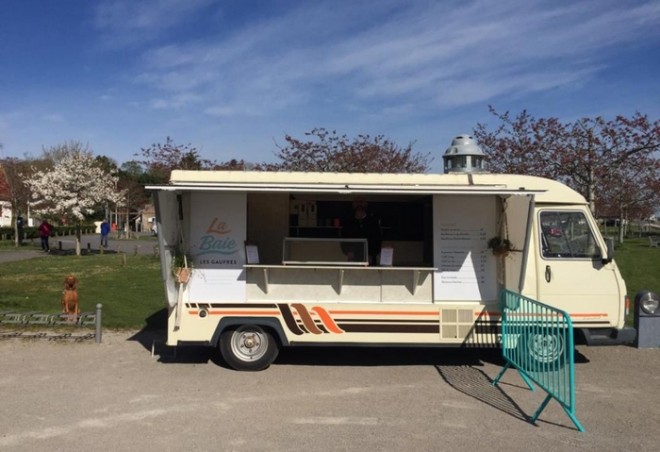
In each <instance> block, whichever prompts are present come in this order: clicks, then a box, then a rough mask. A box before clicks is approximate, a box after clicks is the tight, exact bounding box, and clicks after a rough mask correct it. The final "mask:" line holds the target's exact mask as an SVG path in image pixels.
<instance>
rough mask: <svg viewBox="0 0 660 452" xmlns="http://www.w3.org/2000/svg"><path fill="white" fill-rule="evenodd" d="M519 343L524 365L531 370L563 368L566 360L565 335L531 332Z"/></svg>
mask: <svg viewBox="0 0 660 452" xmlns="http://www.w3.org/2000/svg"><path fill="white" fill-rule="evenodd" d="M520 340H521V343H520V344H519V347H520V348H519V350H520V352H521V354H522V356H521V359H522V360H523V365H525V367H526V368H527V367H529V368H528V369H526V370H530V371H546V370H548V369H551V368H561V367H563V366H564V363H565V360H566V344H565V343H564V336H563V335H562V334H557V333H541V332H538V333H536V332H529V333H527V334H524V335H523V336H522V337H521V338H520Z"/></svg>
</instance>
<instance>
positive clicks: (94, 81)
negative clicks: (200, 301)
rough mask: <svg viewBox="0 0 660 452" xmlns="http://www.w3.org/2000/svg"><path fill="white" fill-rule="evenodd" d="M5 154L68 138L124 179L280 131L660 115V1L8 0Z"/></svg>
mask: <svg viewBox="0 0 660 452" xmlns="http://www.w3.org/2000/svg"><path fill="white" fill-rule="evenodd" d="M2 7H3V8H2V12H1V13H0V61H2V65H1V66H0V143H2V145H3V148H2V149H1V150H0V156H2V157H7V156H17V157H22V156H24V155H26V154H28V155H32V156H38V155H40V154H41V151H42V148H43V147H46V148H47V147H50V146H54V145H57V144H61V143H64V142H67V141H71V140H74V141H80V142H82V143H85V144H88V145H89V147H90V148H91V149H92V150H93V151H94V153H95V154H97V155H107V156H109V157H112V158H114V159H115V160H116V161H117V162H118V163H119V164H121V163H123V162H125V161H128V160H131V159H132V158H134V154H136V153H138V152H139V151H140V148H143V147H148V146H149V145H151V144H152V143H163V142H165V139H166V137H167V136H170V137H172V139H173V140H174V141H175V142H176V143H177V144H190V145H192V146H194V147H196V148H197V149H198V150H199V151H200V152H201V154H202V155H203V156H204V157H206V158H210V159H213V160H218V161H224V160H228V159H231V158H244V159H246V160H248V161H253V162H262V161H273V160H274V152H275V151H276V145H275V143H280V144H281V143H282V142H283V136H284V134H285V133H288V134H291V135H293V136H297V137H302V136H303V134H304V132H306V131H309V130H311V129H312V128H314V127H325V128H327V129H331V130H332V129H335V130H337V131H338V132H340V133H342V134H344V133H345V134H347V135H349V136H355V135H357V134H371V135H376V134H384V135H386V136H388V137H389V138H392V139H393V140H395V141H396V142H397V143H399V144H400V145H407V144H408V143H409V142H412V141H415V145H414V149H415V150H416V151H418V152H423V153H426V152H430V153H432V155H433V157H434V162H433V164H432V166H433V170H434V171H440V170H441V167H442V158H441V156H442V153H443V152H444V150H445V149H446V148H447V147H448V146H449V144H450V142H451V139H452V137H453V136H454V135H456V134H458V133H463V132H471V131H472V129H473V128H474V126H475V125H476V124H477V122H485V123H488V124H495V121H494V118H493V117H492V116H490V114H489V113H488V105H489V104H491V105H493V106H495V108H496V109H498V110H500V111H505V110H510V111H511V112H514V113H517V112H519V111H520V110H521V109H527V110H528V111H530V112H531V113H532V114H533V115H534V116H537V117H546V116H557V117H559V118H560V119H562V120H564V121H570V120H573V119H576V118H579V117H583V116H597V115H602V116H605V117H607V118H613V117H614V116H615V115H617V114H623V115H631V114H633V113H634V112H635V111H640V112H642V113H647V114H648V115H649V116H650V117H651V118H652V119H657V118H658V117H659V116H660V114H659V113H660V76H659V75H658V74H659V73H660V71H659V69H660V1H657V0H656V1H641V0H640V1H636V0H628V1H620V0H598V1H563V0H555V1H534V0H501V1H492V0H491V1H482V0H474V1H470V0H460V1H410V2H402V1H400V0H396V1H391V0H378V1H360V0H350V1H343V0H329V1H325V0H319V1H284V0H281V1H280V0H272V1H266V0H261V1H251V0H228V1H218V0H141V1H136V0H96V1H92V0H61V1H51V0H4V1H3V2H2Z"/></svg>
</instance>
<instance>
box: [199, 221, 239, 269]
mask: <svg viewBox="0 0 660 452" xmlns="http://www.w3.org/2000/svg"><path fill="white" fill-rule="evenodd" d="M239 251H240V246H239V242H238V240H236V238H235V236H234V235H233V234H232V228H231V226H230V224H229V223H228V222H226V221H223V220H221V219H219V218H218V217H215V218H213V220H212V221H211V223H210V224H209V226H208V228H207V229H206V232H205V233H204V234H202V235H201V237H200V238H199V246H198V248H197V262H198V263H199V264H201V265H236V264H237V263H238V262H237V256H236V255H237V253H238V252H239Z"/></svg>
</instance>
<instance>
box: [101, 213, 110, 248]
mask: <svg viewBox="0 0 660 452" xmlns="http://www.w3.org/2000/svg"><path fill="white" fill-rule="evenodd" d="M108 234H110V225H109V224H108V220H105V219H104V220H103V223H101V248H107V247H108Z"/></svg>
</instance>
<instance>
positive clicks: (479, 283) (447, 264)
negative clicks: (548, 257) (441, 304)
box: [433, 195, 497, 301]
mask: <svg viewBox="0 0 660 452" xmlns="http://www.w3.org/2000/svg"><path fill="white" fill-rule="evenodd" d="M496 213H497V210H496V199H495V198H494V197H489V196H462V197H459V196H452V195H438V196H436V197H435V198H434V200H433V224H434V232H435V233H434V243H433V256H434V266H435V267H436V268H438V270H437V271H436V272H435V274H434V297H433V298H434V299H435V300H445V301H468V300H493V299H496V298H497V283H496V270H497V269H496V265H495V264H496V261H495V259H493V257H492V254H491V253H490V251H489V250H488V246H487V244H488V239H489V238H490V237H492V236H493V235H495V229H496Z"/></svg>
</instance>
